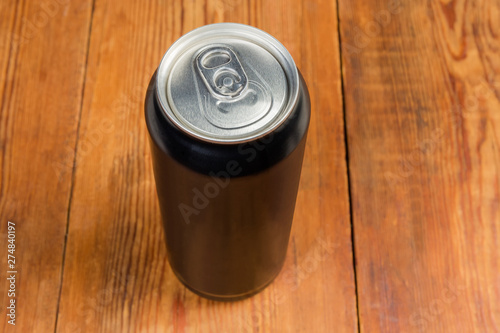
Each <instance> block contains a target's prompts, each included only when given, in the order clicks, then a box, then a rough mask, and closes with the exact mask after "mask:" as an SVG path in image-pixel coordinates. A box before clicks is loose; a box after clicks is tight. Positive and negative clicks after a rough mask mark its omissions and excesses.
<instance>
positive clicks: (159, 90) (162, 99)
mask: <svg viewBox="0 0 500 333" xmlns="http://www.w3.org/2000/svg"><path fill="white" fill-rule="evenodd" d="M215 32H223V33H224V35H227V36H228V37H229V36H230V37H236V38H244V39H246V40H249V41H250V42H253V43H255V44H257V45H259V46H260V47H262V48H264V49H266V50H267V51H268V52H270V53H271V55H273V56H274V57H275V58H276V60H277V61H278V62H279V64H280V65H281V67H282V69H283V72H284V74H285V76H286V78H287V84H288V91H289V96H288V100H287V103H286V107H285V108H284V109H283V110H282V111H281V113H280V115H279V117H278V119H277V120H276V121H273V122H271V123H270V124H266V126H263V127H262V128H260V129H259V130H258V131H254V132H252V133H249V134H246V135H242V136H241V137H230V138H224V137H216V136H209V135H205V134H203V133H200V132H196V131H193V130H191V129H190V128H189V127H188V126H186V125H185V124H183V122H182V120H181V119H178V118H177V117H176V116H175V114H174V112H173V111H172V108H171V107H170V103H169V100H168V97H167V81H168V78H169V75H170V71H171V70H172V67H173V65H174V64H175V63H176V60H177V59H178V57H179V56H180V55H181V54H182V51H183V50H185V49H187V48H188V47H189V46H190V45H191V44H192V43H194V42H196V41H197V40H200V39H202V38H203V37H204V36H205V37H207V36H210V35H213V34H214V33H215ZM299 85H300V81H299V74H298V69H297V66H296V65H295V62H294V61H293V58H292V56H291V54H290V53H289V52H288V50H287V49H286V48H285V46H283V44H282V43H281V42H279V41H278V40H277V39H276V38H275V37H273V36H272V35H270V34H268V33H267V32H265V31H263V30H260V29H258V28H255V27H252V26H249V25H245V24H240V23H215V24H210V25H205V26H202V27H199V28H197V29H194V30H192V31H190V32H188V33H187V34H185V35H183V36H181V37H180V38H179V39H178V40H176V41H175V42H174V43H173V44H172V45H171V46H170V47H169V49H168V50H167V52H166V53H165V55H164V56H163V58H162V60H161V62H160V65H159V67H158V70H157V75H156V94H155V95H156V100H157V102H158V104H159V105H160V107H161V108H162V111H163V113H164V114H165V115H166V117H167V118H168V119H169V120H170V121H171V122H172V123H173V124H174V125H175V126H176V127H177V128H178V129H179V130H181V131H182V132H184V133H185V134H187V135H188V136H191V137H195V138H197V139H200V140H202V141H206V142H210V143H219V144H237V143H243V142H248V141H253V140H257V139H259V138H262V137H264V136H266V135H268V134H270V133H272V132H273V131H274V130H275V129H277V128H278V127H280V126H281V125H282V124H283V123H284V122H285V121H286V120H287V119H288V117H289V116H290V114H291V113H292V111H293V110H294V108H295V106H296V105H297V101H298V98H299Z"/></svg>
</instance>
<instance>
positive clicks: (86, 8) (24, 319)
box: [0, 0, 90, 332]
mask: <svg viewBox="0 0 500 333" xmlns="http://www.w3.org/2000/svg"><path fill="white" fill-rule="evenodd" d="M89 23H90V2H89V1H80V2H78V4H74V3H69V2H67V1H55V0H52V1H45V2H43V3H39V2H35V1H8V2H6V1H4V2H2V3H1V4H0V31H1V41H0V109H1V115H0V117H1V118H0V147H1V156H0V177H1V178H0V183H1V197H0V230H1V239H0V247H1V249H2V255H1V258H0V267H1V271H2V273H1V274H0V277H1V278H0V290H2V298H1V300H2V304H1V307H0V317H1V318H2V322H1V324H0V330H1V331H2V332H13V331H17V332H35V331H36V332H53V331H54V328H55V322H56V314H57V307H58V299H59V292H60V286H61V273H62V260H63V251H64V242H65V233H66V225H67V211H68V202H69V197H70V191H71V177H72V168H73V158H74V150H75V144H76V137H77V125H78V118H79V111H80V106H81V91H82V87H83V77H84V68H85V55H86V49H87V40H88V28H89ZM7 221H12V222H14V223H15V235H16V238H15V243H14V244H15V245H16V247H15V252H13V255H14V257H15V264H14V263H13V265H15V266H13V267H9V266H8V263H7V255H8V254H11V253H7V245H8V241H7V239H8V238H7ZM7 270H9V271H17V273H14V274H13V275H15V288H13V290H15V292H14V293H15V297H10V296H9V294H10V293H11V292H8V290H12V288H11V285H10V283H8V280H7V279H6V274H7V275H8V276H10V275H11V273H7ZM9 282H10V281H9ZM11 299H15V302H16V303H15V306H16V307H15V315H16V321H15V326H12V325H10V324H9V323H8V320H10V318H8V317H7V311H9V313H10V312H11V311H10V309H9V310H7V306H8V305H9V304H10V300H11Z"/></svg>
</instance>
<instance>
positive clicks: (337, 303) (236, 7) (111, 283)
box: [57, 0, 357, 332]
mask: <svg viewBox="0 0 500 333" xmlns="http://www.w3.org/2000/svg"><path fill="white" fill-rule="evenodd" d="M332 18H333V20H332ZM335 18H336V7H335V4H334V3H332V2H331V1H318V2H316V3H309V2H301V1H293V2H292V3H291V2H290V1H280V2H278V1H258V2H251V1H244V0H236V1H225V0H221V1H207V2H205V1H183V2H180V1H155V2H148V3H147V4H145V3H138V2H134V1H120V2H114V3H109V2H105V1H97V3H96V5H95V11H94V17H93V28H92V35H91V46H90V55H89V67H88V75H87V79H86V85H85V97H84V107H83V115H82V120H81V136H80V138H81V139H80V140H79V144H78V150H77V163H76V164H77V167H76V176H75V188H74V193H73V199H72V206H71V211H70V224H69V235H68V247H67V253H66V265H65V267H64V280H63V290H62V296H61V305H60V314H59V321H58V327H57V330H58V331H59V332H69V331H72V332H77V331H80V332H97V331H119V332H123V331H131V332H146V331H147V332H150V331H151V332H152V331H158V332H173V331H175V332H184V331H188V332H252V331H264V332H269V331H272V332H293V331H296V332H306V331H307V332H333V331H335V332H344V331H345V332H354V331H357V316H356V303H355V288H354V277H353V268H352V256H351V249H352V248H351V236H350V218H349V206H348V205H349V202H348V200H349V199H348V191H347V178H346V166H345V149H344V138H343V115H342V99H341V92H340V73H339V68H340V66H339V55H338V43H337V34H336V33H332V31H333V32H335V31H336V25H335V23H336V20H335ZM221 21H232V22H241V23H247V24H248V23H249V24H253V25H255V26H257V27H260V28H262V29H264V30H266V31H268V32H270V33H271V34H273V35H275V36H276V37H277V38H278V39H279V40H281V41H282V42H283V43H284V44H285V46H286V47H287V48H288V49H289V50H290V51H291V53H292V55H293V57H294V58H295V60H296V61H297V63H298V66H299V67H300V68H301V70H302V72H303V74H304V76H305V78H306V80H307V82H308V83H309V88H310V91H311V97H312V102H313V107H314V111H313V116H312V122H311V129H310V133H309V138H308V144H307V153H306V158H305V159H306V160H305V163H304V170H303V175H302V180H301V187H300V193H299V198H298V203H297V208H296V215H295V221H294V226H293V230H292V240H291V242H290V247H289V251H288V257H287V261H286V265H285V268H284V270H283V272H282V274H281V275H280V276H279V277H278V279H277V280H276V282H274V283H273V284H272V285H271V286H270V287H269V288H267V289H266V290H265V291H263V292H262V293H260V294H258V295H256V296H255V297H252V298H250V299H247V300H244V301H240V302H236V303H219V302H213V301H208V300H205V299H202V298H200V297H198V296H196V295H194V294H192V293H191V292H189V291H187V290H186V289H185V288H184V287H183V286H182V285H181V284H180V282H178V281H177V279H176V278H175V277H174V275H173V273H172V271H171V270H170V267H169V266H168V263H167V260H166V253H165V245H164V238H163V233H162V229H161V223H160V215H159V209H158V204H157V199H156V194H155V188H154V180H153V174H152V167H151V157H150V153H149V146H148V142H147V132H146V128H145V124H144V119H143V117H144V116H143V99H144V95H145V91H146V87H147V84H148V81H149V79H150V76H151V75H152V73H153V72H154V70H155V68H156V66H157V65H158V64H159V61H160V59H161V57H162V55H163V54H164V52H165V51H166V50H167V48H168V47H169V46H170V45H171V43H172V42H173V41H174V40H175V39H177V38H178V37H180V36H181V35H182V34H184V33H186V32H188V31H190V30H192V29H193V28H195V27H198V26H201V25H204V24H208V23H213V22H221Z"/></svg>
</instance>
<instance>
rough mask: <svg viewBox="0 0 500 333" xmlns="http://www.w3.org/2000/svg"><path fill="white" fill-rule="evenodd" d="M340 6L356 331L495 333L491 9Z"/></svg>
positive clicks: (495, 54) (496, 80) (495, 20)
mask: <svg viewBox="0 0 500 333" xmlns="http://www.w3.org/2000/svg"><path fill="white" fill-rule="evenodd" d="M339 8H340V18H341V20H340V21H341V24H340V31H341V41H342V59H343V64H344V65H343V76H344V84H345V94H344V98H345V108H346V118H347V132H348V152H349V170H350V184H351V193H352V201H351V204H352V211H353V221H354V237H355V254H356V274H357V283H358V285H357V286H358V295H359V316H360V324H361V327H360V328H361V332H370V333H372V332H498V331H500V303H499V302H498V300H499V299H500V289H499V286H500V271H499V267H500V262H499V250H498V249H499V236H498V230H499V228H500V213H499V209H500V205H499V198H500V196H499V188H500V186H499V184H500V163H499V162H500V149H499V147H500V146H499V133H500V118H499V113H498V111H499V108H500V101H499V98H500V76H499V75H500V57H499V55H500V49H499V47H498V46H499V45H500V44H499V42H500V39H499V36H500V25H499V22H500V20H499V19H500V16H499V13H500V3H499V2H498V1H486V0H477V1H462V0H456V1H427V2H424V1H411V2H410V1H398V0H396V1H362V0H354V1H351V0H340V1H339Z"/></svg>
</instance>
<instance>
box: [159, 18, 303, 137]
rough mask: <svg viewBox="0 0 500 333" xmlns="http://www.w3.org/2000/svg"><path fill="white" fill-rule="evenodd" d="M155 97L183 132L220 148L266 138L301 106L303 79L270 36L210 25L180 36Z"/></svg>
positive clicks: (240, 26) (240, 27)
mask: <svg viewBox="0 0 500 333" xmlns="http://www.w3.org/2000/svg"><path fill="white" fill-rule="evenodd" d="M156 80H157V82H156V96H157V100H158V102H159V104H160V106H161V108H162V109H163V111H164V113H165V114H166V116H167V117H168V118H169V119H170V120H171V121H172V122H173V123H174V124H175V125H176V126H177V127H178V128H179V129H181V130H182V131H184V132H186V133H187V134H188V135H191V136H194V137H197V138H199V139H202V140H205V141H209V142H217V143H237V142H244V141H249V140H252V139H255V138H258V137H261V136H264V135H266V134H268V133H270V132H272V131H273V130H274V129H276V128H277V127H278V126H279V125H281V124H282V123H283V122H284V121H285V120H286V118H287V117H288V116H289V115H290V113H291V112H292V110H293V108H294V106H295V104H296V103H297V98H298V92H299V76H298V71H297V67H296V66H295V63H294V61H293V59H292V57H291V55H290V53H289V52H288V51H287V50H286V49H285V47H284V46H283V45H282V44H281V43H280V42H278V41H277V40H276V39H275V38H274V37H272V36H271V35H269V34H267V33H265V32H263V31H262V30H259V29H257V28H254V27H250V26H247V25H243V24H235V23H218V24H211V25H207V26H204V27H201V28H198V29H196V30H193V31H191V32H190V33H188V34H186V35H184V36H182V37H181V38H180V39H179V40H177V41H176V42H175V43H174V44H173V45H172V46H171V47H170V48H169V50H168V51H167V53H166V54H165V56H164V57H163V59H162V61H161V63H160V66H159V67H158V71H157V78H156Z"/></svg>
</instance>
